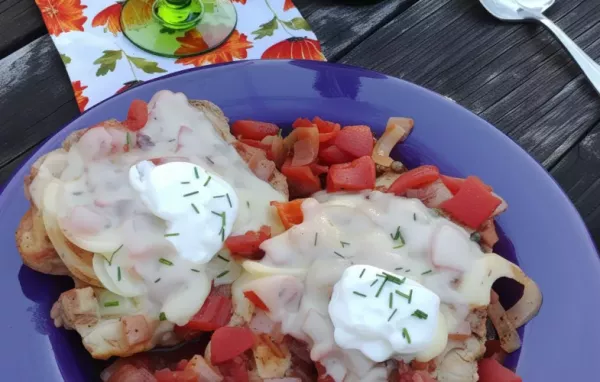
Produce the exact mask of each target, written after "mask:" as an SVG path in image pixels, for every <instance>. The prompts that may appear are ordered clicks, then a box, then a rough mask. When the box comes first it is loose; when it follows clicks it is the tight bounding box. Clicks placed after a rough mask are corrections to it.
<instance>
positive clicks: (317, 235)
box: [315, 232, 319, 247]
mask: <svg viewBox="0 0 600 382" xmlns="http://www.w3.org/2000/svg"><path fill="white" fill-rule="evenodd" d="M318 238H319V233H318V232H315V247H316V246H317V239H318Z"/></svg>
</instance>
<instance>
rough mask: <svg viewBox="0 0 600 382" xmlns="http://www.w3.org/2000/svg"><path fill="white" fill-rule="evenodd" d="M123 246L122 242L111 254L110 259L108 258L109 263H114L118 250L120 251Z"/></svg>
mask: <svg viewBox="0 0 600 382" xmlns="http://www.w3.org/2000/svg"><path fill="white" fill-rule="evenodd" d="M121 248H123V244H121V246H120V247H119V248H117V249H115V251H114V252H113V253H112V255H110V260H108V265H112V261H113V258H114V257H115V255H116V254H117V252H119V251H120V250H121Z"/></svg>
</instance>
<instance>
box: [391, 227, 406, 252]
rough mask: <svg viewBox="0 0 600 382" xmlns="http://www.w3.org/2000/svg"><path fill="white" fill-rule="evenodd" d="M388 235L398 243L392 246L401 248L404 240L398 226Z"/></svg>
mask: <svg viewBox="0 0 600 382" xmlns="http://www.w3.org/2000/svg"><path fill="white" fill-rule="evenodd" d="M390 237H391V238H392V240H394V241H397V242H398V243H399V244H398V245H397V246H395V247H394V249H398V248H402V247H403V246H404V244H406V242H405V241H404V237H403V236H402V232H400V226H398V228H396V233H395V234H391V233H390Z"/></svg>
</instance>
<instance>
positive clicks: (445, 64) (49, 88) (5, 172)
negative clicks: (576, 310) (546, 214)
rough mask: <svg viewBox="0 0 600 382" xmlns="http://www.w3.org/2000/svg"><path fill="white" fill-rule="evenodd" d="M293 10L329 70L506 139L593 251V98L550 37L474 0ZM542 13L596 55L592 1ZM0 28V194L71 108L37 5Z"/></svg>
mask: <svg viewBox="0 0 600 382" xmlns="http://www.w3.org/2000/svg"><path fill="white" fill-rule="evenodd" d="M295 3H296V5H297V6H298V8H300V10H301V12H302V13H303V15H304V16H305V17H306V18H307V19H308V21H309V22H310V24H311V25H312V27H313V29H314V30H315V32H316V34H317V36H318V37H319V39H320V40H321V42H322V44H323V49H324V51H325V55H326V57H327V58H328V59H329V60H330V61H334V62H341V63H345V64H351V65H357V66H362V67H366V68H370V69H373V70H377V71H380V72H383V73H386V74H389V75H392V76H396V77H400V78H403V79H406V80H408V81H412V82H414V83H417V84H419V85H422V86H425V87H427V88H429V89H432V90H434V91H436V92H438V93H441V94H443V95H446V96H449V97H451V98H452V99H454V100H456V101H457V102H458V103H460V104H461V105H463V106H465V107H466V108H468V109H470V110H471V111H473V112H474V113H476V114H478V115H480V116H481V117H483V118H485V119H486V120H488V121H489V122H491V123H492V124H494V125H495V126H496V127H497V128H498V129H500V130H502V131H503V132H504V133H506V134H508V135H509V136H510V137H511V138H512V139H513V140H515V141H516V142H517V143H518V144H519V145H521V147H523V148H524V149H525V150H527V151H528V152H529V153H530V154H531V155H532V156H533V157H534V158H535V159H537V160H538V161H539V162H540V163H542V165H543V166H544V167H545V168H546V169H547V170H548V171H549V172H550V173H551V174H552V176H553V177H554V178H555V179H556V180H557V182H558V183H560V185H561V186H562V187H563V188H564V189H565V191H566V192H567V194H568V195H569V197H570V198H571V200H572V201H573V202H574V203H575V205H576V206H577V208H578V209H579V212H580V213H581V215H582V216H583V218H584V219H585V221H586V223H587V226H588V227H589V229H590V231H591V233H592V235H593V236H594V239H595V240H596V243H598V244H600V96H599V95H598V94H596V93H595V91H594V89H593V88H592V87H591V86H590V85H588V83H587V82H586V80H585V78H584V77H583V75H582V74H581V72H580V71H579V69H578V68H577V67H576V66H575V64H574V63H573V61H572V60H571V59H570V57H569V56H568V54H567V53H566V52H565V51H564V50H562V49H561V47H560V45H559V43H557V42H556V41H555V40H553V39H552V37H551V36H550V34H548V33H547V32H546V31H544V30H543V29H542V28H541V27H539V26H535V25H531V24H526V25H524V24H504V23H500V22H499V21H496V20H495V19H493V18H492V17H491V16H489V15H488V14H487V13H486V12H485V10H484V9H483V8H482V7H481V6H480V5H479V2H478V1H477V0H385V1H383V2H378V3H375V4H366V5H349V4H348V3H359V4H360V3H363V4H364V3H367V2H366V1H357V0H354V1H350V0H346V1H341V0H339V1H334V0H295ZM548 16H549V17H551V18H552V19H553V20H555V21H556V22H557V24H558V25H559V26H560V27H562V28H563V29H564V30H565V31H566V32H567V33H568V34H569V35H570V36H571V37H572V38H573V39H574V40H575V41H576V42H577V43H578V44H579V45H580V46H581V47H582V48H583V49H585V50H586V51H587V53H588V54H590V55H591V56H592V57H593V58H596V59H598V58H599V56H600V2H598V1H597V0H557V4H556V5H555V6H554V7H553V8H552V9H551V11H550V12H548ZM0 27H1V28H2V34H0V185H2V184H4V183H5V182H7V181H8V179H9V177H10V175H11V174H12V172H13V170H14V169H15V168H17V167H18V166H19V164H20V163H21V162H22V161H23V160H24V159H25V158H26V157H28V156H29V155H30V153H31V152H32V151H33V150H35V148H36V147H37V146H38V145H39V144H40V143H41V142H42V141H43V140H44V139H45V138H46V137H48V136H49V135H51V134H53V133H54V132H56V131H57V130H59V129H60V128H61V127H62V126H63V125H64V124H65V123H67V122H69V121H70V120H71V119H73V118H74V117H76V116H77V115H78V114H79V111H78V109H77V105H76V103H75V99H74V96H73V93H72V90H71V84H70V81H69V80H68V77H67V74H66V72H65V69H64V68H63V65H62V62H61V60H60V57H59V55H58V53H57V52H56V50H55V48H54V46H53V45H52V42H51V40H50V37H49V36H48V34H47V33H46V29H45V27H44V24H43V22H42V18H41V16H40V13H39V11H38V9H37V8H36V5H35V4H34V0H0ZM523 192H528V191H527V190H523ZM548 208H552V207H551V206H548Z"/></svg>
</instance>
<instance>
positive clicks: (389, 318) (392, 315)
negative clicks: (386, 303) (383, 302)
mask: <svg viewBox="0 0 600 382" xmlns="http://www.w3.org/2000/svg"><path fill="white" fill-rule="evenodd" d="M397 311H398V309H394V311H393V312H392V314H390V316H389V317H388V322H390V320H391V319H392V317H394V314H396V312H397Z"/></svg>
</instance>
